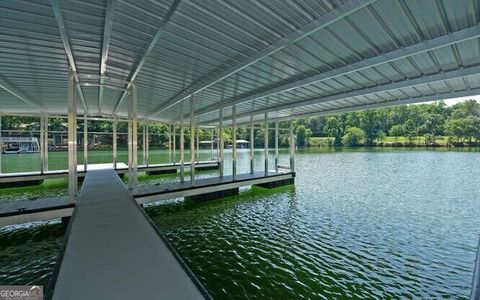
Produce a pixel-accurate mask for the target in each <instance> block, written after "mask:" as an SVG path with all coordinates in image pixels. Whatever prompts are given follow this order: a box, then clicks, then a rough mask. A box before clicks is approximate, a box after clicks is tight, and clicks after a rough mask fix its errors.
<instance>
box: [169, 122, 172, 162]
mask: <svg viewBox="0 0 480 300" xmlns="http://www.w3.org/2000/svg"><path fill="white" fill-rule="evenodd" d="M168 162H169V163H172V124H169V125H168Z"/></svg>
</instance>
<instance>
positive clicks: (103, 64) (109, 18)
mask: <svg viewBox="0 0 480 300" xmlns="http://www.w3.org/2000/svg"><path fill="white" fill-rule="evenodd" d="M115 2H116V1H115V0H107V6H106V8H105V21H104V25H103V43H102V58H101V61H100V87H99V91H98V112H99V113H101V112H102V103H103V94H104V89H105V86H104V84H105V78H106V73H107V59H108V49H109V48H110V37H111V36H112V23H113V10H114V4H115Z"/></svg>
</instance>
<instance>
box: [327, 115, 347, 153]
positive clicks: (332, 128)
mask: <svg viewBox="0 0 480 300" xmlns="http://www.w3.org/2000/svg"><path fill="white" fill-rule="evenodd" d="M323 130H324V131H325V132H326V133H327V135H328V136H329V137H333V138H334V141H333V145H334V146H341V145H342V137H343V126H342V124H341V122H340V121H339V120H338V119H337V118H336V117H328V118H327V120H326V123H325V127H324V129H323Z"/></svg>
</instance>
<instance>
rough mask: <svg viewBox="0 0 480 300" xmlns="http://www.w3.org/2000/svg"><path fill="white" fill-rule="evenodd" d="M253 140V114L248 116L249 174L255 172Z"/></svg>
mask: <svg viewBox="0 0 480 300" xmlns="http://www.w3.org/2000/svg"><path fill="white" fill-rule="evenodd" d="M254 142H255V133H254V127H253V116H250V174H253V173H254V172H255V168H254V163H253V155H254V153H253V150H254V147H255V146H254Z"/></svg>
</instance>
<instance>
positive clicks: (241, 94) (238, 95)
mask: <svg viewBox="0 0 480 300" xmlns="http://www.w3.org/2000/svg"><path fill="white" fill-rule="evenodd" d="M479 6H480V5H479V1H478V0H425V1H420V0H410V1H407V0H365V1H360V0H316V1H306V0H295V1H291V0H288V1H269V0H258V1H249V0H243V1H234V0H224V1H203V0H158V1H150V0H85V1H79V0H62V1H60V0H50V1H49V0H29V1H25V0H10V1H1V2H0V28H2V31H1V33H0V113H39V112H45V113H49V114H65V113H66V112H67V101H66V98H67V77H68V76H67V75H68V67H69V65H70V66H71V67H72V69H73V71H74V76H75V78H76V81H77V82H78V83H79V85H78V88H77V92H78V94H79V96H80V97H79V99H80V100H79V101H78V105H79V112H80V111H82V112H83V110H84V109H86V110H88V112H89V115H104V116H111V115H112V114H114V113H115V114H117V115H118V116H120V117H125V116H127V105H126V104H127V103H126V102H127V101H125V98H126V95H127V89H128V88H129V87H131V86H132V84H133V83H137V85H138V91H139V92H138V113H139V115H138V116H139V118H140V119H142V118H148V119H152V120H159V121H165V122H168V123H176V122H178V120H179V119H180V118H179V103H180V101H181V100H182V99H186V98H188V97H189V96H190V95H192V94H195V95H196V99H197V100H196V101H195V106H194V109H195V117H196V124H201V125H215V124H216V122H217V121H218V118H219V109H221V108H225V117H226V118H227V119H228V118H229V117H230V115H231V107H232V105H233V104H236V105H237V108H236V110H237V114H238V123H242V122H246V121H247V120H248V118H249V117H250V116H251V115H253V116H254V117H255V120H260V119H261V118H262V116H261V114H263V113H264V112H269V114H270V118H271V120H272V121H275V120H281V119H288V118H293V117H296V116H302V115H309V114H330V113H335V112H343V111H350V110H357V109H365V108H373V107H381V106H388V105H396V104H402V103H413V102H421V101H430V100H438V99H443V98H451V97H457V96H467V95H476V94H480V75H479V71H480V43H479V36H480V26H479V19H480V8H479ZM184 113H185V114H186V115H188V114H189V108H188V107H185V110H184ZM227 124H228V121H227Z"/></svg>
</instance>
